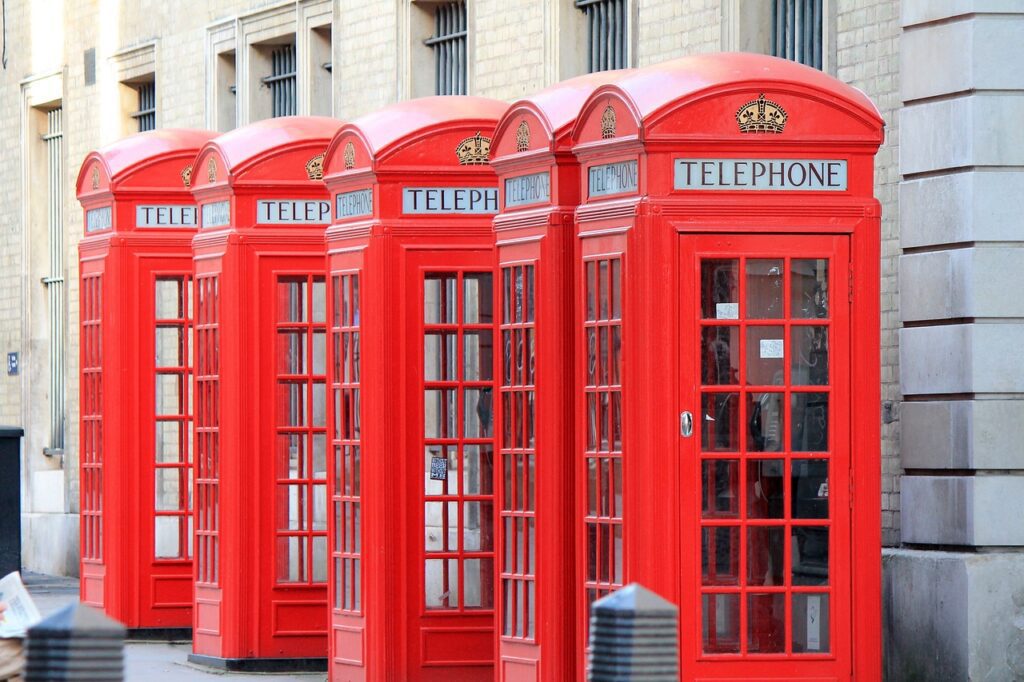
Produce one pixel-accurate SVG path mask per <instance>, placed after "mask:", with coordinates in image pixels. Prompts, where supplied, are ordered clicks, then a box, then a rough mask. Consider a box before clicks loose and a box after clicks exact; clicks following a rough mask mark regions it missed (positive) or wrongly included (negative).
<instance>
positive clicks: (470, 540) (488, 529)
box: [462, 500, 494, 552]
mask: <svg viewBox="0 0 1024 682" xmlns="http://www.w3.org/2000/svg"><path fill="white" fill-rule="evenodd" d="M493 544H494V506H493V504H492V503H491V502H489V501H486V500H481V501H472V502H464V503H463V518H462V549H463V550H465V551H467V552H490V551H491V550H492V549H494V547H493Z"/></svg>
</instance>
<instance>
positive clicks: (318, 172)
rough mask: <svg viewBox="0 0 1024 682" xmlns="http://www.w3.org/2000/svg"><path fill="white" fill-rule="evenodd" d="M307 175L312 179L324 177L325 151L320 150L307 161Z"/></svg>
mask: <svg viewBox="0 0 1024 682" xmlns="http://www.w3.org/2000/svg"><path fill="white" fill-rule="evenodd" d="M306 175H307V176H309V179H310V180H323V179H324V152H320V153H319V154H317V155H316V156H314V157H313V158H312V159H310V160H309V161H307V162H306Z"/></svg>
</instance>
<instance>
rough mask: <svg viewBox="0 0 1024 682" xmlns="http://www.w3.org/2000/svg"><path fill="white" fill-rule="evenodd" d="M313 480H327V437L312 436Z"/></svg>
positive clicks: (315, 434) (317, 434)
mask: <svg viewBox="0 0 1024 682" xmlns="http://www.w3.org/2000/svg"><path fill="white" fill-rule="evenodd" d="M312 475H313V478H319V479H324V480H326V479H327V435H326V434H323V433H314V434H313V471H312Z"/></svg>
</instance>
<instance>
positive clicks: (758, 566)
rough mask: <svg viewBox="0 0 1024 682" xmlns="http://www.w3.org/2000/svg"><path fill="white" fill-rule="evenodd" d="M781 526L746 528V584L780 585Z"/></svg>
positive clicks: (781, 565) (782, 549)
mask: <svg viewBox="0 0 1024 682" xmlns="http://www.w3.org/2000/svg"><path fill="white" fill-rule="evenodd" d="M783 530H784V528H783V527H782V526H747V584H748V585H782V576H783V556H784V549H785V546H786V545H785V535H784V534H783Z"/></svg>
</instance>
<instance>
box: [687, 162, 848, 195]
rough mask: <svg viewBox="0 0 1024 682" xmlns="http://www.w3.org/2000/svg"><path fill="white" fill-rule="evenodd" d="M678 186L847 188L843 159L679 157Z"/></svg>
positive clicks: (839, 189)
mask: <svg viewBox="0 0 1024 682" xmlns="http://www.w3.org/2000/svg"><path fill="white" fill-rule="evenodd" d="M674 187H675V189H716V190H717V189H732V190H751V189H755V190H760V189H774V190H789V191H798V190H810V191H814V192H844V191H846V161H845V160H843V159H676V160H675V184H674Z"/></svg>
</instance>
